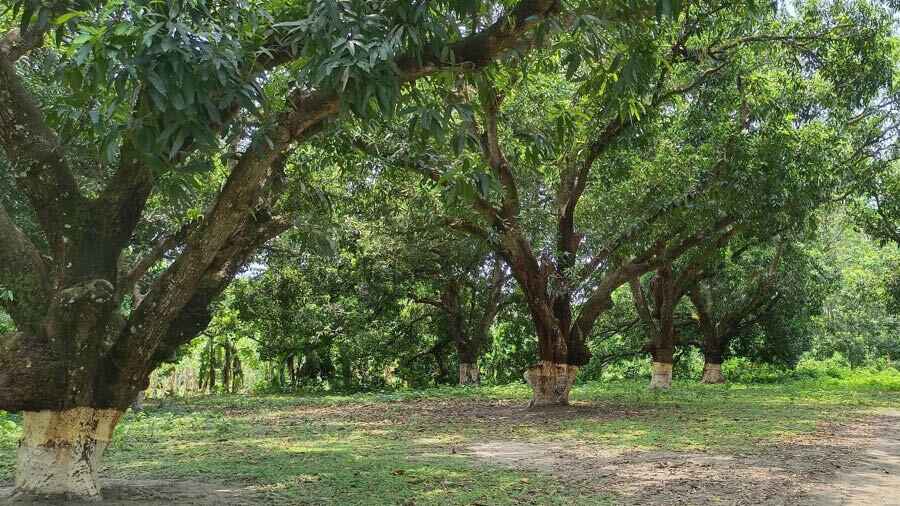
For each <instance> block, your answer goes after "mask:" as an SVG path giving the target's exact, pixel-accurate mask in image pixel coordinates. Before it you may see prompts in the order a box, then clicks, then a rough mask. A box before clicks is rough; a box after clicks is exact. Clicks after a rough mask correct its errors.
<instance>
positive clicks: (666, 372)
mask: <svg viewBox="0 0 900 506" xmlns="http://www.w3.org/2000/svg"><path fill="white" fill-rule="evenodd" d="M651 368H652V376H651V377H650V389H651V390H666V389H668V388H671V387H672V364H671V363H669V364H667V363H665V362H653V364H652V365H651Z"/></svg>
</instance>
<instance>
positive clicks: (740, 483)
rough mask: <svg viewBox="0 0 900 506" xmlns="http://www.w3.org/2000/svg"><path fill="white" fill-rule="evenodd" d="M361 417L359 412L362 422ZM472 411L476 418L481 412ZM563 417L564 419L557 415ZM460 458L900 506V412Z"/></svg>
mask: <svg viewBox="0 0 900 506" xmlns="http://www.w3.org/2000/svg"><path fill="white" fill-rule="evenodd" d="M446 407H447V406H441V407H435V408H434V413H431V412H430V410H429V409H428V408H427V407H426V406H423V405H419V406H417V407H415V408H412V409H415V410H417V411H418V410H422V408H426V409H425V410H424V412H422V411H420V412H419V413H418V415H419V416H420V417H423V418H425V419H428V418H430V416H429V415H434V416H435V417H440V418H443V417H445V416H446V413H444V412H442V411H443V409H442V408H446ZM482 408H483V410H482V411H479V410H475V412H476V413H479V412H480V414H481V415H483V418H484V419H485V420H484V421H485V422H488V423H491V424H492V425H493V424H498V423H499V424H501V425H502V424H503V423H504V422H508V423H521V422H522V420H523V418H524V419H527V420H529V421H535V422H538V423H540V420H541V419H542V418H543V415H542V414H541V413H540V412H523V411H521V410H513V409H511V408H509V409H508V408H507V407H505V406H495V407H494V409H491V408H488V407H487V406H482ZM310 411H312V412H307V413H306V415H312V417H314V418H315V417H316V416H322V415H325V416H326V417H330V416H333V415H335V413H319V412H317V411H318V410H310ZM329 411H330V410H329ZM404 411H405V408H404ZM572 412H573V415H574V416H576V417H577V416H579V415H581V416H583V415H585V413H584V412H583V410H579V409H572ZM360 413H362V412H361V411H358V410H357V411H356V414H357V416H359V414H360ZM468 413H469V414H470V416H471V414H472V413H473V411H472V410H468ZM406 414H407V413H405V412H404V413H395V414H394V415H395V416H397V415H399V416H404V415H406ZM383 416H384V413H382V414H381V417H383ZM559 416H560V413H556V414H555V415H554V418H557V419H558V418H559ZM363 418H366V417H365V416H363ZM387 418H388V419H390V418H393V417H392V416H390V415H388V416H387ZM383 421H385V422H387V423H390V421H389V420H383ZM370 422H371V421H370ZM476 423H477V422H476ZM492 434H502V431H499V432H492ZM454 453H459V454H461V455H463V456H466V457H467V458H470V459H471V460H472V461H473V462H474V463H476V464H477V465H490V466H502V467H508V468H513V469H522V470H528V471H536V472H542V473H548V474H550V475H553V476H555V477H557V478H558V479H559V480H561V481H563V482H566V483H570V484H572V485H574V486H576V487H577V488H579V489H581V490H584V491H585V493H586V494H590V493H596V494H598V495H609V494H613V495H614V496H615V502H616V504H622V505H631V504H641V505H643V506H646V505H673V504H691V505H712V504H715V505H792V506H793V505H800V506H813V505H823V506H838V505H840V506H845V505H898V506H900V411H887V412H882V413H881V414H879V415H876V416H871V417H867V418H862V419H858V420H856V421H854V422H849V423H844V424H835V423H821V424H820V425H819V427H818V430H817V431H816V433H815V434H812V435H809V436H806V437H803V438H794V439H790V440H784V441H780V442H779V443H777V444H769V445H756V446H754V447H753V449H752V450H751V451H748V452H746V453H716V452H714V451H709V452H678V451H641V450H621V449H610V448H604V447H602V446H599V445H597V444H588V443H579V442H573V441H565V442H559V443H532V442H524V441H521V440H504V439H500V438H493V439H486V440H481V441H476V442H474V443H471V444H469V445H467V446H465V447H462V448H459V449H457V450H454ZM411 458H415V456H411ZM103 483H104V497H105V501H104V504H121V505H129V506H137V505H140V506H149V505H163V504H185V505H204V506H206V505H245V504H261V503H262V501H261V500H260V496H257V495H256V494H255V491H254V490H253V489H252V487H243V486H241V485H235V484H233V485H230V486H229V485H226V484H211V483H200V482H196V481H158V480H139V481H138V480H129V481H124V480H104V482H103ZM10 485H11V484H9V483H7V484H2V483H0V503H3V504H5V503H7V502H9V499H8V496H9V494H10V493H11V490H12V489H11V487H10ZM4 486H5V488H3V487H4ZM4 498H6V499H4ZM32 504H33V502H32ZM40 504H60V503H52V502H43V503H40ZM65 504H76V503H72V502H66V503H65ZM92 504H95V503H92Z"/></svg>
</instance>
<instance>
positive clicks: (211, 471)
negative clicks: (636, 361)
mask: <svg viewBox="0 0 900 506" xmlns="http://www.w3.org/2000/svg"><path fill="white" fill-rule="evenodd" d="M879 374H880V373H879ZM879 374H876V373H866V374H858V375H857V374H855V375H851V376H849V377H846V378H824V379H817V380H806V381H792V382H787V383H784V384H747V385H744V384H729V385H721V386H709V385H699V384H697V383H693V382H683V381H682V382H677V383H676V386H675V388H674V389H673V390H671V391H669V392H664V393H653V392H649V391H647V389H646V383H645V382H643V381H622V382H614V383H588V384H585V385H580V386H578V387H576V388H575V390H574V392H573V396H572V398H573V401H574V404H575V406H574V407H573V408H572V409H568V410H557V411H548V412H541V413H538V414H534V413H526V412H525V411H524V410H521V409H519V406H522V407H524V405H525V403H526V401H527V398H528V396H529V392H528V390H527V387H525V386H524V385H512V386H506V387H484V388H478V389H472V388H465V389H463V388H441V389H431V390H423V391H404V392H393V393H383V394H378V393H372V394H360V395H351V396H329V395H309V396H303V397H296V396H287V395H271V396H213V397H199V398H192V399H184V400H178V401H173V402H169V403H166V404H165V405H163V406H160V405H157V404H154V403H150V404H149V406H148V409H147V411H145V412H144V413H139V414H133V413H129V414H128V415H127V416H126V418H125V420H124V421H123V423H121V424H120V426H119V427H118V429H117V430H116V434H115V437H114V441H113V444H112V446H111V448H110V450H109V452H108V454H107V457H108V458H107V459H106V461H105V465H106V468H105V469H104V471H103V474H104V475H106V476H112V477H122V478H128V477H140V478H148V479H151V478H152V479H166V478H172V479H188V480H196V481H208V482H223V483H229V484H242V485H246V486H252V487H253V488H254V489H256V490H257V491H258V492H259V493H261V494H263V495H264V496H265V497H267V498H269V499H270V500H271V501H272V502H282V503H292V504H342V505H354V504H419V505H420V504H442V505H444V504H448V505H449V504H491V505H493V504H608V503H609V502H610V498H609V497H606V496H602V495H597V494H596V493H595V492H588V491H587V490H586V489H580V488H578V487H577V486H572V485H571V484H567V483H563V482H561V481H559V480H558V479H557V478H555V477H553V476H551V475H547V474H542V473H538V472H525V471H517V470H511V469H507V468H492V467H489V466H485V465H481V464H477V463H474V462H473V461H472V460H471V458H469V457H467V456H465V455H464V454H463V453H464V452H462V451H459V452H457V451H456V449H464V448H465V447H466V446H467V445H469V444H472V443H475V442H478V441H498V440H513V439H514V440H527V441H536V442H540V441H553V442H555V443H560V442H566V441H572V442H575V441H578V442H582V443H584V442H586V443H594V444H599V445H603V446H606V447H616V448H646V449H666V450H676V451H677V450H704V451H721V452H730V451H737V450H741V451H750V452H752V451H753V449H754V448H755V447H757V446H759V445H766V444H770V443H777V442H779V441H782V440H784V439H785V438H790V437H794V436H801V435H804V434H809V433H812V432H814V431H815V430H816V426H817V423H818V422H820V421H823V420H829V421H840V420H846V419H849V418H852V417H856V416H860V415H862V414H864V413H866V412H869V411H872V410H874V409H876V408H881V407H897V406H900V375H896V374H882V375H879ZM470 415H471V416H470ZM474 415H478V416H474ZM19 433H20V428H19V426H18V418H17V417H15V416H13V415H0V482H2V481H8V480H9V479H11V476H12V471H13V468H12V466H13V460H14V453H15V441H16V439H17V438H18V435H19Z"/></svg>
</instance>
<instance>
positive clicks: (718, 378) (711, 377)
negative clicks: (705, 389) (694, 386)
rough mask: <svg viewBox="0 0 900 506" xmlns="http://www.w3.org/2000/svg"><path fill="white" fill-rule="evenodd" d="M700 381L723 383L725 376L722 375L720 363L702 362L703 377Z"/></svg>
mask: <svg viewBox="0 0 900 506" xmlns="http://www.w3.org/2000/svg"><path fill="white" fill-rule="evenodd" d="M700 383H707V384H717V383H725V376H723V375H722V364H704V365H703V379H701V380H700Z"/></svg>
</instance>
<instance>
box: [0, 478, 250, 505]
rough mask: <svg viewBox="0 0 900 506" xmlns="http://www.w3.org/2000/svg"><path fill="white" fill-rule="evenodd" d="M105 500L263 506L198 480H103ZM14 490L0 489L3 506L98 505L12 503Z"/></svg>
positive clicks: (242, 493) (241, 492)
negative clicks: (21, 505)
mask: <svg viewBox="0 0 900 506" xmlns="http://www.w3.org/2000/svg"><path fill="white" fill-rule="evenodd" d="M101 482H102V487H103V501H102V503H101V504H104V505H106V504H109V505H123V506H124V505H127V506H160V505H164V504H165V505H173V506H174V505H182V504H183V505H190V506H212V505H227V506H244V505H247V506H250V505H255V504H259V503H258V502H257V501H255V500H254V497H253V496H254V494H253V492H252V491H250V490H247V489H243V488H241V487H229V486H226V485H221V484H220V485H215V484H210V483H200V482H196V481H169V480H165V481H164V480H101ZM11 493H12V488H9V487H8V488H5V489H4V488H0V504H6V503H11V504H16V505H20V504H33V505H41V506H44V505H46V506H57V505H60V506H61V505H66V506H82V505H88V504H97V503H96V502H83V501H66V500H29V501H23V500H15V501H13V500H11V499H9V496H10V495H11Z"/></svg>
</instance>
